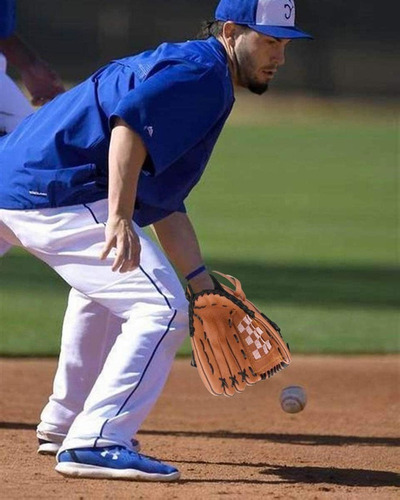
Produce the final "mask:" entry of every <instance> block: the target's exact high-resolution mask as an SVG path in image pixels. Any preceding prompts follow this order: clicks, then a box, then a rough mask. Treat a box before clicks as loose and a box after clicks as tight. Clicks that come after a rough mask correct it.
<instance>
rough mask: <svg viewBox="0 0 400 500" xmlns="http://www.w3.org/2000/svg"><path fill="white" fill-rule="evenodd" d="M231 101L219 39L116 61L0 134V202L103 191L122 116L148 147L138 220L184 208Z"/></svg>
mask: <svg viewBox="0 0 400 500" xmlns="http://www.w3.org/2000/svg"><path fill="white" fill-rule="evenodd" d="M233 102H234V97H233V88H232V83H231V78H230V74H229V70H228V65H227V59H226V53H225V50H224V48H223V46H222V45H221V44H220V42H218V41H217V40H216V39H215V38H209V39H208V40H202V41H200V40H199V41H189V42H185V43H179V44H162V45H161V46H160V47H158V48H157V49H155V50H154V51H148V52H144V53H142V54H139V55H137V56H133V57H127V58H125V59H120V60H117V61H113V62H111V63H110V64H108V65H107V66H105V67H103V68H101V69H100V70H99V71H97V72H96V73H95V74H94V75H92V76H91V77H90V78H89V79H88V80H86V81H84V82H83V83H81V84H80V85H78V86H77V87H75V88H73V89H71V90H70V91H68V92H66V93H65V94H61V95H59V96H58V97H57V98H55V99H54V100H53V101H51V102H50V103H48V104H47V105H46V106H44V107H43V108H41V109H39V110H38V111H37V112H35V113H34V114H32V115H31V116H29V117H28V118H26V119H25V120H24V121H23V122H22V123H21V125H20V126H19V127H17V129H16V130H15V131H14V132H13V133H11V134H10V135H9V136H5V137H4V138H3V139H0V208H6V209H37V208H47V207H60V206H68V205H75V204H80V203H89V202H92V201H97V200H99V199H104V198H106V197H107V184H108V147H109V142H110V134H111V128H112V125H113V122H114V120H115V118H116V117H120V118H122V119H123V120H125V121H126V122H127V123H128V124H129V125H130V126H131V127H132V129H133V130H135V131H136V132H137V133H138V134H139V135H140V136H141V138H142V139H143V141H144V143H145V145H146V148H147V151H148V157H147V159H146V162H145V164H144V166H143V169H142V172H141V175H140V178H139V183H138V189H137V198H136V206H135V214H134V219H135V221H136V222H137V223H138V224H139V225H141V226H144V225H148V224H151V223H152V222H155V221H157V220H159V219H162V218H163V217H165V216H167V215H168V214H170V213H172V212H175V211H184V205H183V202H184V199H185V198H186V196H187V195H188V194H189V192H190V190H191V189H192V188H193V187H194V185H195V184H196V183H197V182H198V180H199V179H200V177H201V175H202V173H203V171H204V168H205V166H206V164H207V162H208V160H209V157H210V155H211V152H212V149H213V147H214V145H215V143H216V141H217V138H218V136H219V134H220V132H221V129H222V127H223V125H224V123H225V121H226V119H227V117H228V115H229V113H230V111H231V108H232V105H233Z"/></svg>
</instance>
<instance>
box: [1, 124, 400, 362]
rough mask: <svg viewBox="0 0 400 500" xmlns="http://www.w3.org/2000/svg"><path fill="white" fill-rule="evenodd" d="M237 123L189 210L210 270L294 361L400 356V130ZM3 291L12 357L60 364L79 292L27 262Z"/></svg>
mask: <svg viewBox="0 0 400 500" xmlns="http://www.w3.org/2000/svg"><path fill="white" fill-rule="evenodd" d="M235 123H236V122H232V123H231V124H230V125H228V126H227V127H226V129H225V131H224V133H223V135H222V136H221V140H220V142H219V144H218V146H217V148H216V150H215V153H214V155H213V157H212V160H211V163H210V165H209V167H208V170H207V172H206V174H205V175H204V177H203V180H202V181H201V183H200V184H199V186H198V187H197V188H196V190H195V191H194V193H193V195H192V197H191V199H190V203H188V211H189V213H190V214H191V217H192V219H193V221H194V224H195V226H196V227H197V231H198V235H199V239H200V241H201V242H202V248H203V252H204V255H205V257H206V260H207V263H208V264H209V267H210V268H211V269H218V270H221V271H222V272H226V273H230V274H233V275H235V276H237V277H238V278H239V279H240V280H241V281H242V283H243V285H244V288H245V290H246V291H247V293H248V296H249V298H250V299H251V300H252V301H254V302H255V303H256V304H257V305H258V306H259V307H260V308H261V309H262V310H264V311H265V312H266V313H267V315H269V316H270V317H272V318H273V319H274V320H275V321H276V322H277V323H278V324H279V325H280V326H281V328H282V332H283V333H284V336H285V339H287V340H288V341H289V343H290V345H291V348H292V351H293V352H294V353H296V352H307V353H311V352H318V353H339V352H340V353H378V352H379V353H389V352H398V351H399V350H400V349H399V348H400V341H399V338H400V336H399V333H400V332H399V323H400V321H399V320H400V317H399V313H398V311H399V305H400V286H399V277H400V273H399V269H398V268H397V265H398V260H397V259H398V256H397V254H396V250H397V248H396V243H397V242H396V238H397V236H398V218H397V216H398V214H397V210H398V207H397V206H396V204H397V202H398V200H397V196H398V191H397V190H398V185H397V168H398V156H397V155H398V151H397V134H398V131H397V128H396V124H395V123H394V122H393V123H390V122H387V123H375V122H374V121H373V120H369V121H364V122H356V121H352V120H347V119H343V120H342V121H340V120H335V121H332V123H330V122H329V121H328V120H325V121H324V122H323V124H322V121H315V122H311V123H301V122H298V123H290V122H288V121H286V122H285V121H284V122H277V123H265V124H261V125H240V124H235ZM0 283H1V289H0V294H1V295H0V307H1V309H0V328H1V344H0V354H2V355H34V356H38V355H54V354H57V352H58V346H59V338H60V328H61V321H62V316H63V309H64V307H65V304H66V297H67V291H68V287H67V286H66V285H64V283H63V282H62V281H61V280H60V279H59V278H58V277H57V276H55V275H54V274H53V272H52V271H51V270H50V269H48V268H47V267H45V266H44V265H43V264H42V263H40V262H37V261H35V260H34V259H33V258H32V257H30V256H29V255H27V254H26V253H24V252H21V251H18V250H17V251H16V250H13V251H12V252H9V253H8V254H7V255H6V256H5V257H4V258H3V259H1V260H0ZM182 352H183V353H185V352H188V345H185V346H184V348H183V350H182Z"/></svg>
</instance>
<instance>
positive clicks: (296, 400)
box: [280, 385, 307, 413]
mask: <svg viewBox="0 0 400 500" xmlns="http://www.w3.org/2000/svg"><path fill="white" fill-rule="evenodd" d="M280 402H281V407H282V410H283V411H286V412H287V413H298V412H299V411H302V410H304V407H305V406H306V403H307V394H306V391H305V390H304V389H303V387H301V386H300V385H289V386H288V387H285V388H284V389H282V392H281V396H280Z"/></svg>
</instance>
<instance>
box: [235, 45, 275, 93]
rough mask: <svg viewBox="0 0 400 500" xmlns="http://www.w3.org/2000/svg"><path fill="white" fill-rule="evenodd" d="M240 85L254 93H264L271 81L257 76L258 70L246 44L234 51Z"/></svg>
mask: <svg viewBox="0 0 400 500" xmlns="http://www.w3.org/2000/svg"><path fill="white" fill-rule="evenodd" d="M233 55H234V58H235V61H236V68H237V74H238V78H239V82H240V85H241V86H242V87H244V88H246V89H247V90H249V91H250V92H252V93H253V94H257V95H262V94H264V93H265V92H267V90H268V89H269V82H262V81H260V80H259V79H258V78H257V76H256V75H257V70H256V67H255V65H254V63H252V60H251V57H250V56H249V54H248V53H247V51H246V48H245V47H244V46H239V47H238V48H237V50H234V52H233Z"/></svg>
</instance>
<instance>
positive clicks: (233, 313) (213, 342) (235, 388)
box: [186, 271, 291, 396]
mask: <svg viewBox="0 0 400 500" xmlns="http://www.w3.org/2000/svg"><path fill="white" fill-rule="evenodd" d="M214 272H215V273H217V274H219V275H221V276H223V277H224V278H226V279H227V280H228V281H230V282H231V283H232V284H233V286H234V287H235V288H234V289H232V288H230V287H228V286H225V285H223V284H221V283H220V282H219V281H218V280H217V279H216V278H215V277H214V276H211V277H212V279H213V281H214V284H215V289H213V290H203V291H202V292H201V293H197V294H194V293H193V292H192V290H191V288H190V286H188V287H187V289H186V296H187V298H188V300H189V325H190V338H191V343H192V349H193V357H194V365H195V366H196V367H197V369H198V372H199V374H200V377H201V379H202V381H203V383H204V385H205V386H206V388H207V389H208V390H209V391H210V392H211V394H213V395H215V396H220V395H222V394H224V395H225V396H233V395H234V394H235V393H236V392H242V391H244V389H245V388H246V385H254V384H255V383H256V382H259V381H260V380H265V379H267V378H269V377H272V376H273V375H274V374H275V373H277V372H279V371H280V370H282V369H283V368H285V367H287V366H288V365H289V363H290V362H291V356H290V351H289V346H288V345H287V344H286V343H285V342H284V340H283V338H282V335H281V333H280V330H279V327H278V326H277V325H276V324H275V323H274V322H273V321H271V320H270V319H268V318H267V317H266V316H265V315H264V314H263V313H262V312H261V311H259V310H258V309H257V308H256V307H255V305H254V304H252V303H251V302H250V301H249V300H247V299H246V296H245V294H244V292H243V290H242V286H241V284H240V281H239V280H237V279H236V278H234V277H233V276H229V275H225V274H222V273H218V272H217V271H214Z"/></svg>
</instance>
